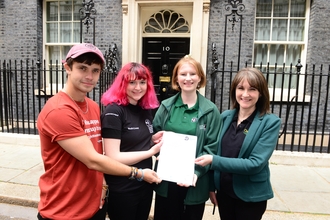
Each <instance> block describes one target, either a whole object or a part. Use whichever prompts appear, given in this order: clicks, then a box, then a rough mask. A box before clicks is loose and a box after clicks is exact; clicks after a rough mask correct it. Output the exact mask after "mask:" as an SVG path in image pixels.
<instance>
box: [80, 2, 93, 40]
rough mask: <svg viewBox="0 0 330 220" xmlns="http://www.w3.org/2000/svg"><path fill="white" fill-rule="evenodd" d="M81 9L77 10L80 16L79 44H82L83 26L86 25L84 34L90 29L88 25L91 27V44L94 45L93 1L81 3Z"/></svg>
mask: <svg viewBox="0 0 330 220" xmlns="http://www.w3.org/2000/svg"><path fill="white" fill-rule="evenodd" d="M82 6H83V7H82V8H81V9H79V14H80V43H82V35H83V34H82V29H83V26H82V25H83V24H84V25H86V32H87V33H88V30H89V28H90V25H91V24H92V25H93V44H94V45H95V17H96V9H95V8H94V2H93V0H89V1H85V0H83V2H82Z"/></svg>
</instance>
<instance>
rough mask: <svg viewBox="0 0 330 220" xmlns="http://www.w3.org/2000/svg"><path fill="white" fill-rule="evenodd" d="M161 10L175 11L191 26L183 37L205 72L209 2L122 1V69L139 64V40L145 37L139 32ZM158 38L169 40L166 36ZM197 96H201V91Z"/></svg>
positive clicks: (169, 0)
mask: <svg viewBox="0 0 330 220" xmlns="http://www.w3.org/2000/svg"><path fill="white" fill-rule="evenodd" d="M161 9H172V10H175V11H176V12H178V13H180V14H183V15H184V16H185V18H186V19H187V20H188V21H189V22H190V33H189V34H188V35H187V34H184V35H182V37H189V38H190V55H191V56H192V57H194V58H195V59H196V60H197V61H199V62H200V63H201V65H202V67H203V69H204V71H206V63H207V45H208V28H209V10H210V0H185V1H177V0H156V1H155V0H153V1H151V0H122V13H123V27H122V39H123V42H122V63H123V65H124V64H126V63H128V62H132V61H134V62H142V37H145V36H146V34H145V33H143V32H142V29H143V27H144V24H145V22H146V19H147V18H148V16H150V15H152V14H153V13H155V12H157V11H159V10H161ZM148 12H150V15H149V14H148ZM147 36H148V35H147ZM150 36H151V35H150ZM152 36H153V37H154V36H155V35H152ZM161 36H162V37H167V36H168V37H170V35H169V34H162V35H161ZM177 36H178V35H175V37H177ZM173 37H174V36H173ZM200 92H201V93H202V94H203V95H204V94H205V91H204V88H203V89H201V90H200Z"/></svg>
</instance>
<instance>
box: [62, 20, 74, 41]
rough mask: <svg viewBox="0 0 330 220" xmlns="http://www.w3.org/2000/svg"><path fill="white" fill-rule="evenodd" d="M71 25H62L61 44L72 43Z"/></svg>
mask: <svg viewBox="0 0 330 220" xmlns="http://www.w3.org/2000/svg"><path fill="white" fill-rule="evenodd" d="M71 25H72V24H71V23H61V30H60V33H61V43H70V42H71Z"/></svg>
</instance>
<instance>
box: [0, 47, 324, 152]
mask: <svg viewBox="0 0 330 220" xmlns="http://www.w3.org/2000/svg"><path fill="white" fill-rule="evenodd" d="M111 48H112V49H111V51H113V52H114V53H116V50H115V49H114V48H113V47H111ZM109 54H111V53H109ZM112 57H116V56H112ZM116 59H117V58H116ZM116 59H113V58H112V59H107V65H106V67H105V68H104V71H103V73H102V74H101V77H100V80H99V83H98V85H97V86H96V87H95V89H94V90H93V91H92V92H90V93H89V94H88V96H89V97H90V98H92V99H93V100H95V101H96V102H97V103H99V105H100V108H101V110H102V106H101V104H100V97H101V95H102V93H103V92H104V91H105V90H106V89H107V88H108V86H109V85H110V84H111V82H112V80H113V79H114V77H115V75H116V71H117V70H118V66H117V65H116ZM44 66H45V63H40V62H37V63H34V62H29V61H28V60H27V61H25V62H23V61H20V62H16V61H15V62H11V61H8V62H6V61H2V62H1V66H0V73H1V75H0V85H1V90H0V102H1V109H0V132H9V133H21V134H37V133H38V131H37V129H36V124H35V122H36V119H37V116H38V114H39V112H40V110H41V109H42V107H43V106H44V104H45V103H46V101H47V99H48V98H49V97H51V96H52V95H54V94H55V93H57V92H58V91H59V90H60V89H61V88H63V86H64V81H63V80H62V81H61V83H59V81H57V80H58V79H63V77H65V72H64V71H63V70H62V69H61V68H55V69H52V68H50V69H46V68H45V67H44ZM50 66H52V65H50ZM55 66H56V65H55ZM228 66H229V67H230V66H231V65H228ZM246 66H249V65H248V64H246ZM250 66H251V65H250ZM252 66H255V67H257V68H259V69H261V70H262V72H263V73H264V75H265V77H266V79H267V80H268V83H269V91H270V94H271V111H272V112H273V113H274V114H276V115H278V116H279V117H280V118H281V119H282V128H281V133H280V134H281V135H280V137H279V141H278V145H277V150H285V151H303V152H319V153H330V151H329V149H330V147H329V146H330V140H329V136H330V103H329V92H330V86H329V84H330V66H329V67H327V69H324V68H323V66H322V65H321V66H319V67H316V66H315V65H313V66H311V67H308V65H305V67H301V66H300V65H296V66H295V65H294V66H293V65H290V66H289V67H285V65H283V66H282V65H281V66H277V65H274V66H270V65H269V64H267V65H252ZM298 67H299V68H300V69H299V68H298ZM298 70H299V71H298ZM236 72H237V69H236V67H235V68H233V69H230V68H229V70H218V69H217V68H213V72H212V74H211V77H210V80H211V81H212V82H211V85H212V86H211V88H209V91H210V93H211V94H210V97H211V100H212V101H213V102H214V103H215V104H216V105H217V106H218V108H219V111H220V112H222V111H224V110H226V109H229V108H230V107H231V106H230V97H229V89H230V83H231V81H232V78H233V77H234V76H235V74H236ZM54 76H55V77H54ZM52 79H54V81H52ZM206 90H207V91H208V88H207V89H206Z"/></svg>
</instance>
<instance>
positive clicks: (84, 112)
mask: <svg viewBox="0 0 330 220" xmlns="http://www.w3.org/2000/svg"><path fill="white" fill-rule="evenodd" d="M62 91H63V92H64V93H65V94H67V95H68V96H69V97H70V99H71V100H72V101H73V102H74V104H75V105H76V106H77V107H78V108H79V109H80V111H81V112H82V113H83V114H86V113H87V112H88V102H87V100H86V98H84V101H85V102H86V111H83V110H82V109H81V108H80V106H79V105H78V104H77V102H76V101H75V100H74V99H73V98H72V97H71V96H70V95H69V94H68V93H67V92H66V91H65V90H62Z"/></svg>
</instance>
